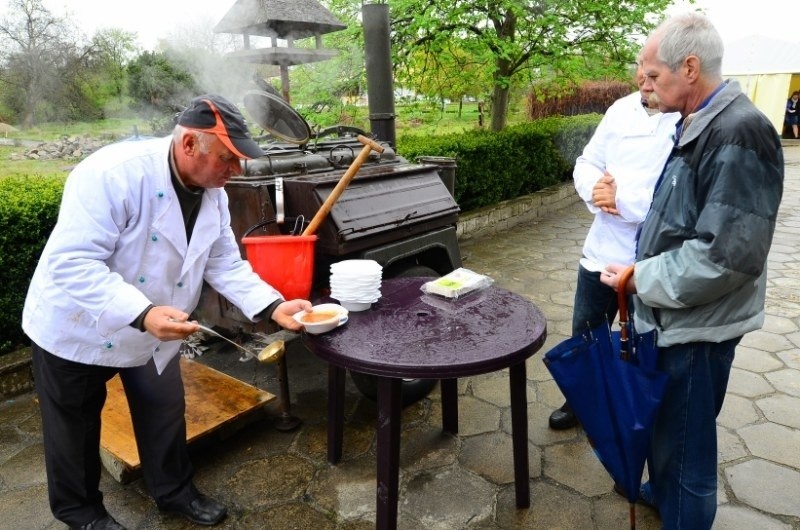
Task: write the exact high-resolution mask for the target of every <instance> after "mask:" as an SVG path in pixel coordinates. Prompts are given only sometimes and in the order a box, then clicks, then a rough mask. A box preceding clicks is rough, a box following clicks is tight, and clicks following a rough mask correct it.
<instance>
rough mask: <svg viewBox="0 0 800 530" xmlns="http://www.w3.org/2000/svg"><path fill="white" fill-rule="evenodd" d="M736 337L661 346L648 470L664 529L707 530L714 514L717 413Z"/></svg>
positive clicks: (726, 382)
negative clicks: (660, 390)
mask: <svg viewBox="0 0 800 530" xmlns="http://www.w3.org/2000/svg"><path fill="white" fill-rule="evenodd" d="M740 339H741V337H737V338H735V339H730V340H727V341H725V342H721V343H713V342H694V343H689V344H678V345H675V346H670V347H668V348H661V349H660V351H659V356H658V369H659V370H662V371H664V372H666V373H667V374H668V375H669V381H668V383H667V389H666V392H665V395H664V401H663V402H662V404H661V408H660V409H659V411H658V414H657V415H656V420H655V427H654V430H653V440H652V447H651V454H650V458H648V470H649V473H650V486H651V487H652V492H653V495H654V500H655V502H656V505H657V506H658V510H659V512H660V514H661V522H662V524H663V528H665V529H680V530H694V529H708V528H711V524H712V523H713V521H714V516H715V515H716V512H717V422H716V419H717V415H718V414H719V411H720V410H721V409H722V402H723V400H724V399H725V390H726V389H727V387H728V376H729V375H730V371H731V364H732V363H733V356H734V350H735V348H736V345H737V344H738V343H739V340H740Z"/></svg>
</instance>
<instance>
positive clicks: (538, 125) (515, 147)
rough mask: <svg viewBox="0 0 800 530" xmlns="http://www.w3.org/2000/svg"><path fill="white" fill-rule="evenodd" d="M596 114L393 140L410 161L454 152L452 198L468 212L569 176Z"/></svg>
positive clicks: (595, 122) (463, 210)
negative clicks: (504, 127)
mask: <svg viewBox="0 0 800 530" xmlns="http://www.w3.org/2000/svg"><path fill="white" fill-rule="evenodd" d="M600 118H601V116H599V115H584V116H573V117H568V118H566V117H552V118H547V119H543V120H538V121H535V122H530V123H525V124H521V125H515V126H512V127H507V128H506V129H504V130H503V131H501V132H499V133H492V132H489V131H485V130H473V131H468V132H465V133H459V134H447V135H442V136H433V137H431V136H427V135H404V136H402V137H399V138H398V140H397V151H398V153H399V154H400V155H402V156H403V157H405V158H406V159H408V160H409V161H416V160H417V159H418V158H419V157H421V156H441V157H449V158H454V159H455V160H456V166H457V169H456V183H455V198H456V202H457V203H458V204H459V206H460V207H461V211H462V212H468V211H470V210H475V209H478V208H481V207H484V206H489V205H492V204H496V203H498V202H501V201H504V200H509V199H514V198H516V197H519V196H521V195H527V194H529V193H533V192H535V191H538V190H540V189H542V188H546V187H548V186H552V185H554V184H557V183H559V182H563V181H566V180H569V179H570V178H571V177H572V168H573V166H574V164H575V159H576V158H577V157H578V156H579V155H580V154H581V152H582V151H583V147H584V146H585V145H586V143H587V142H588V141H589V139H590V138H591V136H592V134H593V133H594V130H595V128H596V127H597V124H598V123H599V122H600Z"/></svg>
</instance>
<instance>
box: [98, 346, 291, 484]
mask: <svg viewBox="0 0 800 530" xmlns="http://www.w3.org/2000/svg"><path fill="white" fill-rule="evenodd" d="M180 363H181V376H182V377H183V386H184V389H185V391H186V440H187V442H192V441H194V440H197V439H198V438H201V437H203V436H206V435H208V434H211V433H212V432H215V431H217V430H219V429H220V428H222V427H224V426H233V425H234V424H235V423H239V422H243V421H244V420H245V419H247V418H248V417H249V416H251V415H252V414H253V413H254V412H256V411H258V410H261V409H262V408H263V406H264V405H266V404H267V403H269V402H271V401H273V400H274V399H275V396H274V395H273V394H270V393H269V392H266V391H264V390H260V389H258V388H256V387H254V386H251V385H248V384H247V383H243V382H242V381H239V380H238V379H236V378H233V377H231V376H229V375H227V374H224V373H222V372H220V371H218V370H215V369H213V368H211V367H209V366H206V365H204V364H201V363H199V362H196V361H192V360H189V359H185V358H181V360H180ZM107 389H108V398H107V399H106V404H105V406H104V407H103V415H102V422H103V423H102V430H101V432H100V456H101V459H102V461H103V465H104V466H105V467H106V469H107V470H108V472H109V473H110V474H111V475H112V476H113V477H114V478H115V479H116V480H117V481H119V482H122V483H125V482H129V481H130V480H132V479H133V478H135V476H137V474H138V471H139V466H140V462H139V452H138V450H137V448H136V440H135V438H134V436H133V425H132V424H131V416H130V410H129V409H128V400H127V398H126V397H125V391H124V390H123V388H122V381H121V380H120V378H119V376H118V375H117V376H114V378H112V379H111V380H110V381H109V382H108V384H107Z"/></svg>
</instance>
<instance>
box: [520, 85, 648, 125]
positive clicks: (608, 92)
mask: <svg viewBox="0 0 800 530" xmlns="http://www.w3.org/2000/svg"><path fill="white" fill-rule="evenodd" d="M634 90H636V85H634V84H632V83H623V82H621V81H586V82H585V83H582V84H581V85H579V86H577V87H574V88H572V89H564V88H563V87H558V86H541V87H537V88H535V89H533V90H531V92H530V94H528V119H530V120H538V119H541V118H547V117H548V116H578V115H581V114H592V113H598V114H603V113H605V111H606V109H607V108H608V107H609V106H611V104H612V103H614V101H616V100H617V99H619V98H621V97H624V96H627V95H628V94H630V93H631V92H633V91H634Z"/></svg>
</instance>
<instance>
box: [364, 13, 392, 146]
mask: <svg viewBox="0 0 800 530" xmlns="http://www.w3.org/2000/svg"><path fill="white" fill-rule="evenodd" d="M361 13H362V18H363V22H364V45H365V48H366V50H365V51H366V68H367V98H368V99H369V123H370V129H371V131H372V134H374V135H375V136H376V137H377V139H378V140H381V141H384V142H388V143H389V145H391V146H392V147H395V146H396V138H397V137H396V134H395V124H394V118H395V112H394V81H393V77H392V48H391V41H390V38H389V6H388V5H387V4H365V5H363V6H362V9H361Z"/></svg>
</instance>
